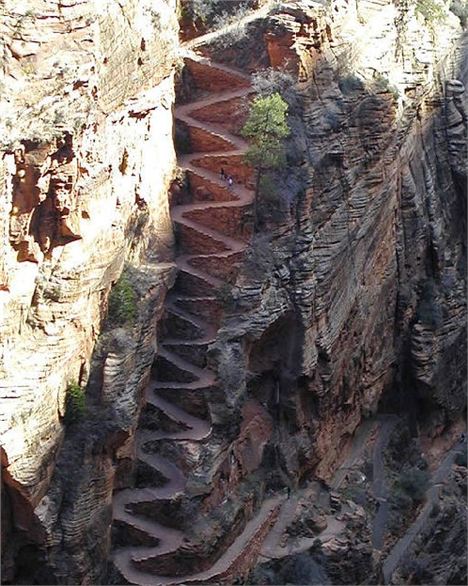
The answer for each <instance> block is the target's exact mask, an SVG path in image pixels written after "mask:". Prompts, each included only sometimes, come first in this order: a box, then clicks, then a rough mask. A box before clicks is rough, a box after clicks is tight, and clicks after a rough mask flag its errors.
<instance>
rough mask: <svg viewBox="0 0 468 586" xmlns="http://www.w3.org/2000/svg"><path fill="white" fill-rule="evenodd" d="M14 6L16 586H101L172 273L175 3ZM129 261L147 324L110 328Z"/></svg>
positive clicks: (8, 154) (6, 188)
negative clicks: (113, 501)
mask: <svg viewBox="0 0 468 586" xmlns="http://www.w3.org/2000/svg"><path fill="white" fill-rule="evenodd" d="M2 13H3V14H2V25H1V26H2V51H3V61H2V65H3V77H2V92H1V93H2V102H1V109H2V129H1V135H2V145H1V149H2V151H3V156H2V161H1V172H0V178H1V186H2V189H1V194H0V217H1V219H0V222H1V223H0V226H1V228H0V235H1V244H0V247H1V251H0V320H1V321H0V339H1V342H2V345H1V361H0V413H1V416H0V417H1V423H0V432H1V442H2V481H3V483H4V489H3V492H2V501H3V502H2V505H4V506H2V514H3V521H4V522H3V524H2V537H3V539H2V543H3V546H2V547H3V548H4V551H3V556H2V564H3V566H2V568H3V571H2V578H3V580H4V581H6V582H9V581H17V580H26V581H27V582H28V583H32V582H33V580H39V581H42V582H41V583H54V582H55V581H58V583H82V582H83V581H84V582H88V583H96V582H97V581H99V580H100V576H101V575H102V573H103V571H104V570H105V564H106V557H107V550H108V547H109V531H110V529H109V526H110V498H111V493H112V488H113V485H114V484H115V483H118V482H119V481H120V480H119V479H120V478H121V477H125V474H123V473H122V474H119V473H118V476H117V478H114V476H115V472H116V466H115V462H116V457H117V460H118V461H120V462H121V463H122V465H121V467H120V468H121V469H122V470H125V469H126V468H128V463H129V462H130V461H131V453H129V452H128V449H126V448H125V446H123V444H124V442H125V440H126V438H127V437H129V436H130V437H131V435H132V430H133V429H134V427H135V425H136V419H137V415H138V410H139V404H140V402H141V392H142V389H143V387H144V384H145V381H146V379H147V377H148V374H149V369H150V366H151V363H152V359H153V355H154V352H155V340H156V322H157V318H158V314H159V313H160V308H161V306H162V303H163V301H164V297H165V291H166V290H167V287H168V286H170V284H171V280H172V279H173V276H172V274H173V264H172V255H173V252H172V246H173V242H172V238H173V237H172V226H171V222H170V217H169V211H168V201H167V194H168V189H169V186H170V183H171V181H172V178H173V176H174V171H175V152H174V147H173V139H172V105H173V101H174V89H173V75H174V63H175V61H176V54H175V51H176V49H177V46H178V38H177V32H178V25H177V17H176V5H175V1H174V2H163V1H159V2H154V1H151V2H149V1H148V2H140V1H138V2H137V1H132V0H129V1H126V2H119V3H117V2H111V1H109V2H102V1H101V0H99V1H97V0H96V1H93V0H81V1H78V2H73V3H65V4H63V3H58V2H55V1H53V0H30V1H28V2H26V3H22V4H21V6H19V5H18V3H17V2H14V1H7V2H5V3H3V5H2ZM124 265H127V266H128V271H129V272H130V274H131V281H132V283H133V288H134V290H135V292H136V295H137V299H138V316H137V317H136V319H135V322H134V323H133V324H131V325H130V326H129V327H127V328H126V329H122V328H117V329H116V328H115V327H114V328H111V326H112V324H108V326H107V331H106V332H105V333H104V334H102V330H103V323H102V321H103V316H104V315H105V311H106V306H107V297H108V293H109V290H110V288H111V285H112V284H113V283H115V282H116V281H117V280H118V278H119V276H120V274H121V272H122V269H123V267H124ZM109 330H111V331H109ZM97 342H99V343H98V344H97V345H96V343H97ZM72 381H73V382H77V383H79V384H80V385H81V386H82V387H83V388H86V386H87V384H88V383H89V384H88V391H87V414H86V415H85V416H84V418H83V420H82V421H80V422H79V423H77V424H75V425H71V426H67V427H65V426H64V422H63V418H64V415H65V395H66V387H67V385H68V384H69V383H70V382H72ZM65 431H66V433H65V434H64V432H65ZM119 447H120V448H119ZM117 450H119V452H118V453H117V455H116V451H117ZM37 571H39V574H36V572H37ZM18 572H19V573H18Z"/></svg>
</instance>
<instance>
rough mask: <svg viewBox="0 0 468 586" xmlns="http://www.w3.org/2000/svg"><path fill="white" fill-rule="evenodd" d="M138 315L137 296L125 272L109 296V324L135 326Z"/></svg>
mask: <svg viewBox="0 0 468 586" xmlns="http://www.w3.org/2000/svg"><path fill="white" fill-rule="evenodd" d="M136 315H137V305H136V295H135V291H134V290H133V287H132V284H131V282H130V279H129V277H128V275H127V274H126V273H125V272H123V273H122V275H121V276H120V279H119V280H118V281H117V282H116V283H115V285H114V286H113V287H112V289H111V292H110V295H109V314H108V318H109V322H110V324H111V325H113V326H125V325H129V324H133V323H134V321H135V318H136Z"/></svg>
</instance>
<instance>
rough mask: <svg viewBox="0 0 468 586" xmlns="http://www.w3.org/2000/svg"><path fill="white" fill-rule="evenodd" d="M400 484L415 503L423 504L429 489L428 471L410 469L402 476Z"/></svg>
mask: <svg viewBox="0 0 468 586" xmlns="http://www.w3.org/2000/svg"><path fill="white" fill-rule="evenodd" d="M398 484H399V486H400V487H401V488H402V489H403V490H404V491H405V493H406V494H407V495H408V496H410V497H411V499H412V500H413V501H414V502H421V501H422V500H424V496H425V494H426V490H427V489H428V487H429V474H428V472H427V471H426V470H420V469H419V468H410V469H409V470H406V471H403V472H402V473H401V474H400V477H399V479H398Z"/></svg>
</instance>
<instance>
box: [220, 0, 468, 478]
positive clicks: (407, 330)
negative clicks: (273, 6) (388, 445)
mask: <svg viewBox="0 0 468 586" xmlns="http://www.w3.org/2000/svg"><path fill="white" fill-rule="evenodd" d="M356 10H358V12H356ZM264 26H265V29H264V38H265V43H266V48H267V52H268V55H269V57H270V62H271V63H272V64H274V65H275V66H276V67H277V66H279V64H280V63H281V60H282V59H287V63H286V66H287V69H288V70H289V72H291V73H292V74H293V75H296V76H298V77H299V79H301V80H302V83H300V84H299V85H298V86H297V88H296V90H297V91H296V96H295V99H294V100H290V116H289V123H290V126H291V127H292V129H293V133H294V139H293V140H291V141H290V144H289V149H288V150H289V161H288V163H289V164H288V168H287V173H284V176H281V174H278V175H277V176H276V177H275V182H276V184H277V185H278V186H279V191H280V195H281V198H282V199H283V202H286V206H285V207H284V208H283V209H284V213H283V216H282V217H281V218H280V219H279V220H278V218H272V217H271V218H270V219H269V220H267V221H266V224H265V227H264V229H265V230H269V231H270V232H271V234H272V236H271V239H270V241H271V245H270V246H271V248H272V249H273V254H270V260H269V267H267V269H268V270H267V271H266V277H265V263H263V265H264V266H260V264H261V263H260V264H259V263H257V266H256V267H254V268H255V270H254V271H253V273H254V274H253V275H252V270H249V271H248V270H246V271H245V272H244V273H243V274H242V275H241V276H240V278H239V279H238V281H237V282H236V286H235V287H234V290H233V296H234V298H235V299H236V300H237V305H236V307H235V309H234V311H233V313H232V316H231V317H229V319H228V320H227V321H226V322H225V323H224V327H223V329H222V331H221V333H220V336H219V344H221V345H223V346H229V345H230V344H231V341H230V340H232V343H233V345H234V346H237V344H238V340H239V339H242V340H243V351H244V353H245V355H246V358H245V361H244V362H245V363H246V364H248V365H249V366H248V369H249V371H250V372H251V373H252V372H253V373H254V374H255V375H256V380H261V381H262V382H261V383H260V384H257V383H256V382H255V379H254V380H253V381H252V382H250V383H249V391H250V392H251V393H254V394H255V395H256V396H257V397H260V398H261V400H262V401H267V402H268V404H269V408H270V409H271V411H272V412H273V411H274V412H276V413H278V415H277V417H278V418H279V419H278V422H279V425H280V426H281V427H283V429H284V431H283V433H282V435H281V440H280V450H281V453H282V462H283V464H282V465H283V467H284V468H285V469H287V471H288V473H289V474H290V475H291V476H293V477H298V476H301V475H305V474H307V473H308V471H312V470H313V471H314V473H315V474H318V475H320V476H321V477H323V478H328V477H329V476H330V473H331V471H332V470H333V467H334V466H335V465H336V462H337V461H338V460H339V459H340V458H341V457H342V454H343V450H344V449H346V446H347V444H348V440H349V437H350V436H351V435H352V433H353V431H354V429H356V426H357V425H358V424H359V422H360V421H361V419H362V417H363V416H366V415H368V414H369V413H371V412H373V411H375V410H376V409H377V407H378V405H379V402H380V401H381V400H382V398H383V397H387V396H389V395H392V396H393V398H394V399H395V397H396V396H399V397H400V398H401V407H406V408H407V410H408V408H409V404H412V405H413V407H414V408H415V410H417V411H418V412H419V413H420V412H421V409H426V410H427V411H429V410H430V409H433V408H437V409H439V413H440V414H441V415H442V419H443V418H444V417H448V418H450V417H451V416H453V414H454V413H455V411H456V410H457V409H458V410H459V408H460V405H461V404H462V402H463V397H464V396H465V395H464V392H463V387H462V382H463V381H462V377H461V376H460V373H461V372H463V371H464V368H463V366H462V365H463V364H464V359H463V358H462V354H463V342H462V339H463V337H464V335H463V327H462V326H461V325H460V326H455V323H459V324H461V323H462V321H461V320H460V315H462V314H463V312H464V305H463V292H464V286H465V285H464V275H463V272H460V268H461V266H462V264H461V263H462V259H463V258H464V254H465V252H464V251H465V249H464V245H463V241H464V240H463V238H464V236H463V234H464V224H463V222H462V221H461V220H460V221H458V220H455V216H456V217H457V218H461V217H462V216H463V209H464V192H463V189H464V188H462V187H463V186H462V185H461V183H460V181H459V180H458V179H457V178H456V174H457V173H459V174H460V173H463V171H462V170H461V167H460V164H459V163H457V161H459V160H461V159H459V158H458V157H461V158H463V157H464V155H463V148H464V146H463V145H464V142H463V141H462V140H461V139H460V136H461V134H463V132H465V130H464V128H465V116H464V114H463V110H462V107H461V100H460V99H459V98H458V97H453V96H454V92H455V94H457V96H459V95H461V91H462V85H461V84H460V83H459V82H456V81H452V82H450V83H448V85H447V89H446V88H445V85H444V83H443V82H442V81H441V80H443V79H444V78H446V77H447V75H448V72H449V71H457V70H459V69H460V63H461V58H462V57H461V56H462V53H463V48H462V47H461V45H460V39H459V34H460V33H459V31H460V29H459V23H458V19H457V18H456V17H455V16H454V15H453V14H451V13H447V14H446V16H445V18H444V19H443V20H442V21H441V22H440V23H439V25H438V30H437V34H435V33H434V34H435V37H434V35H433V34H432V33H431V32H430V30H431V27H432V24H431V23H429V22H426V21H425V19H424V17H423V15H422V14H420V13H419V12H418V11H417V10H415V8H414V7H412V8H411V7H404V6H400V7H396V6H395V5H394V4H393V3H392V2H386V3H383V4H382V3H379V4H378V5H377V4H376V3H373V2H361V3H359V7H358V8H356V7H355V6H354V5H353V6H351V5H348V4H345V3H343V4H338V3H337V4H336V6H335V7H334V9H333V10H332V11H331V13H330V12H327V11H326V10H324V9H323V8H321V7H318V6H316V5H314V4H312V3H310V4H308V3H304V2H297V3H289V4H288V5H283V6H282V7H281V8H280V9H279V10H278V11H277V13H276V15H275V16H274V17H272V19H271V20H270V21H269V22H268V23H267V24H266V25H264ZM311 31H313V33H312V32H311ZM421 31H422V32H421ZM442 31H444V32H442ZM369 35H370V37H369ZM364 37H365V38H366V43H363V42H361V40H362V39H363V38H364ZM415 47H417V48H418V49H417V50H416V49H415ZM236 49H237V50H238V52H239V53H241V51H242V49H241V44H240V43H239V45H238V46H237V47H236ZM234 55H235V50H234V51H233V50H232V48H231V49H230V50H228V51H226V53H225V57H226V59H227V60H228V61H232V60H234V58H235V57H234ZM259 55H260V57H262V52H261V51H259ZM249 56H250V59H251V58H252V57H251V54H249ZM238 59H239V61H241V62H244V63H247V62H248V61H247V57H245V56H242V55H241V56H239V57H238ZM247 67H248V68H250V67H251V65H250V64H249V65H248V66H247ZM450 68H452V69H450ZM452 75H453V73H450V76H452ZM457 92H458V93H457ZM286 99H290V96H286ZM445 104H447V107H445ZM447 116H449V117H451V119H452V122H450V123H447V120H448V118H447ZM448 126H450V128H451V130H450V132H449V134H448V135H445V134H444V131H443V129H444V128H447V127H448ZM460 133H461V134H460ZM452 137H453V138H452ZM454 166H455V167H457V168H458V171H452V168H454ZM431 242H436V243H435V244H434V246H436V248H437V251H438V252H437V257H436V255H435V252H434V246H433V245H432V244H431ZM431 250H432V251H433V252H431ZM450 251H451V252H450ZM428 259H431V262H430V263H429V260H428ZM435 261H437V263H438V264H436V265H434V262H435ZM267 264H268V263H267ZM431 267H434V269H432V268H431ZM434 271H435V272H434ZM255 273H256V274H255ZM449 274H450V275H451V277H450V279H449V277H448V275H449ZM444 275H445V276H444ZM432 281H436V287H435V290H433V292H432V293H430V294H429V295H430V296H431V295H432V297H433V298H436V299H437V301H435V303H436V304H438V305H439V306H442V305H443V306H444V312H445V315H444V317H443V318H442V319H441V320H440V323H438V324H433V323H432V322H433V321H434V320H433V315H432V314H433V313H434V300H433V301H430V302H429V303H430V305H431V307H432V309H430V316H429V320H430V322H431V325H427V324H424V323H423V322H421V319H424V318H421V305H424V303H423V301H422V297H424V294H423V289H424V288H426V287H429V288H430V287H431V282H432ZM442 282H444V283H446V285H442ZM449 282H450V291H449V290H448V289H447V287H449ZM444 291H445V293H444ZM442 296H444V301H443V302H442ZM445 300H446V301H445ZM423 309H424V308H423ZM425 319H427V318H425ZM408 357H409V358H408ZM448 363H450V364H452V365H453V368H452V366H450V367H449V370H450V373H451V374H450V375H449V376H448V378H447V367H448ZM442 372H444V373H445V377H446V380H445V381H444V383H442V380H441V379H440V378H439V376H442ZM438 373H440V375H439V374H438ZM278 389H279V392H278ZM398 389H399V391H400V394H399V395H398V393H396V392H395V390H398ZM387 393H388V395H387ZM444 394H445V400H444ZM449 403H450V404H451V405H454V407H453V408H452V407H451V406H449ZM455 405H456V407H455ZM413 412H414V411H413Z"/></svg>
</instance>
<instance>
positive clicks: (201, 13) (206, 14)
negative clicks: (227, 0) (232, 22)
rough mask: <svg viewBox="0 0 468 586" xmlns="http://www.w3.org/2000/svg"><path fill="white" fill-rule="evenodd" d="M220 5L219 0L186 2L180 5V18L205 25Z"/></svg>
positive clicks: (191, 0) (188, 0)
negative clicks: (199, 21) (197, 21)
mask: <svg viewBox="0 0 468 586" xmlns="http://www.w3.org/2000/svg"><path fill="white" fill-rule="evenodd" d="M220 3H221V0H186V1H185V2H183V3H182V16H183V17H184V18H187V19H189V20H192V21H195V20H201V22H203V23H207V22H209V21H210V20H211V19H212V18H213V16H214V15H215V14H216V12H217V10H218V9H219V5H220Z"/></svg>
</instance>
